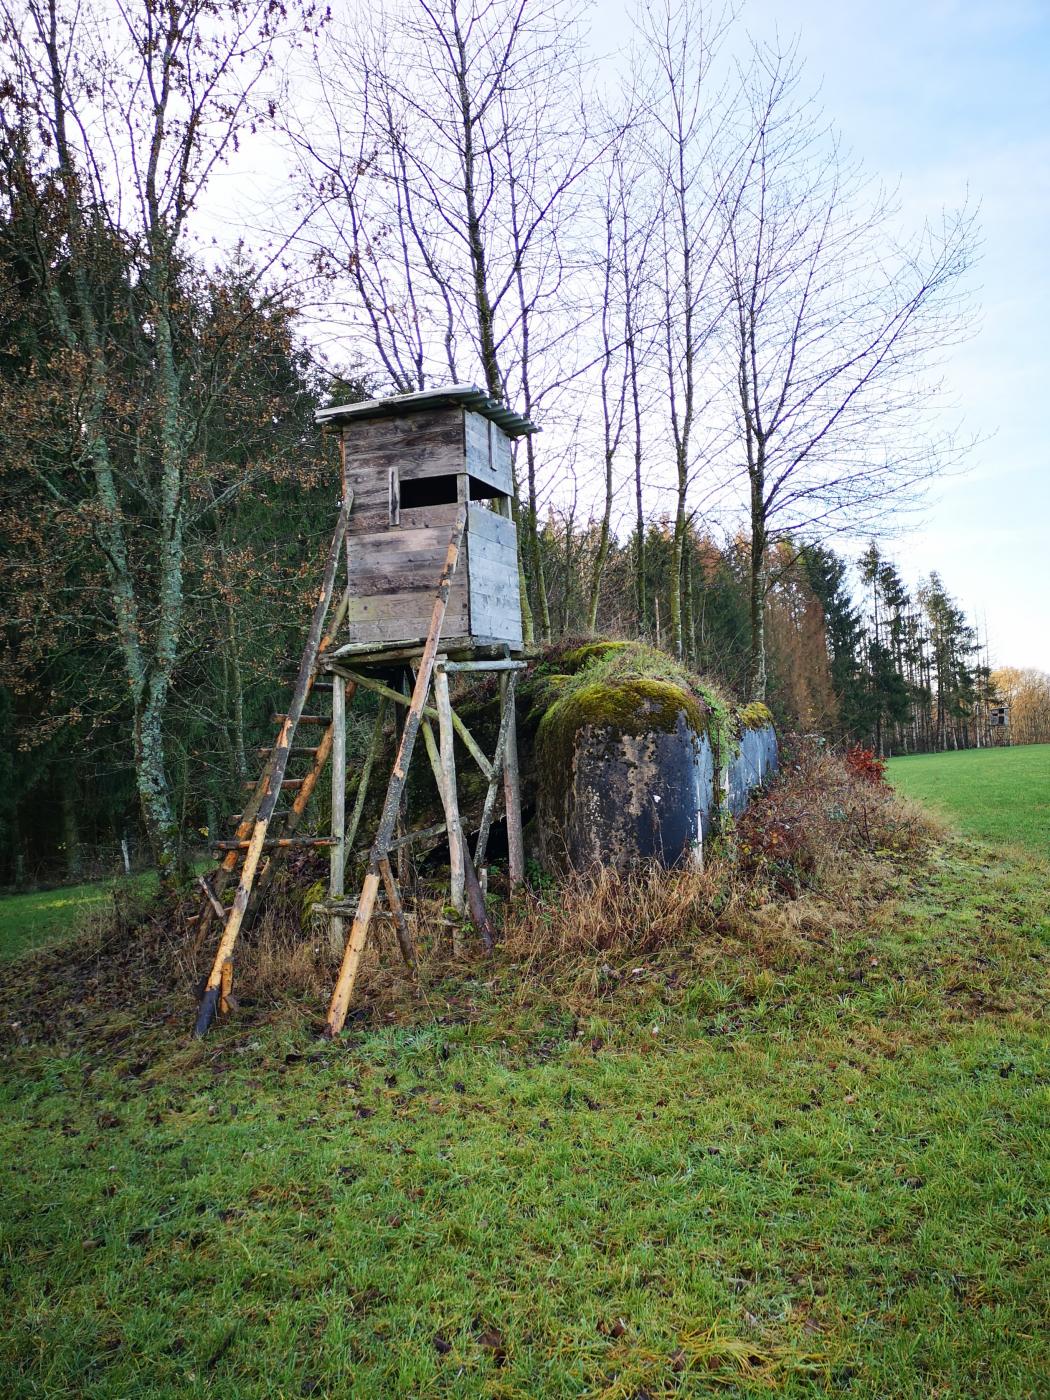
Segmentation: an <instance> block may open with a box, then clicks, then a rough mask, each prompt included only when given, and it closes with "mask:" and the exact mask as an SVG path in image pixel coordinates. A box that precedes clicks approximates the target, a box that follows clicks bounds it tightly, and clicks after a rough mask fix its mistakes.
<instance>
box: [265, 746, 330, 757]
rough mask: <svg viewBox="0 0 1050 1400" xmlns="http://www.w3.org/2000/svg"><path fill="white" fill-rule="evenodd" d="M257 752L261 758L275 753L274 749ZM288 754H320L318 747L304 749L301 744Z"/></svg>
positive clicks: (291, 749)
mask: <svg viewBox="0 0 1050 1400" xmlns="http://www.w3.org/2000/svg"><path fill="white" fill-rule="evenodd" d="M255 752H256V753H257V754H258V755H259V757H260V758H265V757H266V756H267V755H268V754H271V753H273V749H272V748H269V749H256V750H255ZM288 752H289V753H312V754H316V753H317V752H318V750H317V748H316V747H315V748H312V749H311V748H307V747H302V746H300V745H299V744H294V745H293V746H292V747H291V748H290V749H289V750H288Z"/></svg>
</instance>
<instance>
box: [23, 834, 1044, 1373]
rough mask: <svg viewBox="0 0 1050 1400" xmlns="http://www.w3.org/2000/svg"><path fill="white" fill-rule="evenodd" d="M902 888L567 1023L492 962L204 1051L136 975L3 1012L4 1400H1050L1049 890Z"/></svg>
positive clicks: (904, 879) (972, 854) (287, 1020)
mask: <svg viewBox="0 0 1050 1400" xmlns="http://www.w3.org/2000/svg"><path fill="white" fill-rule="evenodd" d="M887 878H889V879H890V880H891V881H893V882H894V883H895V886H896V889H895V899H894V900H893V901H892V902H887V903H885V904H884V905H883V912H882V913H881V914H880V915H879V916H878V917H877V918H876V919H875V920H874V922H873V923H872V925H871V927H870V928H869V929H866V930H864V931H863V933H860V934H858V933H856V932H852V933H844V932H842V931H840V930H838V929H837V928H836V925H835V919H834V915H833V913H831V914H829V915H828V919H827V922H826V924H823V925H822V924H821V922H820V920H816V921H815V923H814V924H813V926H812V927H806V928H803V929H801V930H800V931H799V933H798V936H797V938H796V939H795V940H794V941H793V942H791V943H790V944H789V945H785V946H784V947H783V948H782V950H781V952H780V954H779V955H776V956H773V957H772V959H771V958H770V955H769V952H768V948H766V951H764V952H763V951H762V948H763V947H764V946H765V945H763V944H762V943H761V940H756V943H755V945H754V946H753V947H752V946H749V945H748V944H747V943H746V942H745V943H740V942H737V943H733V944H727V945H726V946H722V947H715V948H710V947H709V948H704V949H697V950H695V952H694V954H693V958H692V961H691V962H687V963H685V964H683V963H682V962H681V961H678V962H661V961H659V960H657V961H650V962H648V963H647V964H646V965H644V966H638V964H634V965H633V966H632V965H631V964H627V965H625V966H623V967H622V968H619V969H617V970H616V975H614V976H612V977H611V978H610V980H609V990H608V991H607V993H605V994H603V995H601V996H597V997H595V998H592V999H591V1001H590V1003H589V1006H588V1009H587V1010H586V1012H585V1013H582V1014H581V1013H580V1012H578V1011H577V1012H574V1011H573V1010H572V1009H571V1008H570V1007H569V1006H568V1005H566V1001H565V998H564V997H562V996H559V995H557V994H556V992H555V990H553V989H552V990H551V991H544V990H543V988H542V986H540V985H537V984H529V986H528V987H527V989H526V991H525V993H524V994H523V990H522V982H521V977H520V973H519V972H518V971H517V970H516V969H513V968H508V967H500V966H499V965H497V966H496V967H494V968H490V969H486V970H485V972H486V975H485V976H484V977H483V978H477V979H476V980H475V979H472V978H470V977H469V976H468V977H467V978H466V979H465V980H464V978H463V977H462V976H460V977H459V978H454V979H450V980H449V982H448V983H447V984H443V985H438V986H434V987H432V988H431V989H430V991H429V1000H430V1005H431V1007H432V1009H433V1013H434V1019H424V1018H420V1017H417V1019H416V1021H415V1022H414V1023H413V1024H409V1025H400V1026H396V1025H383V1024H377V1023H376V1022H375V1021H374V1020H373V1021H372V1022H369V1021H367V1020H366V1021H364V1022H360V1023H358V1024H357V1025H356V1026H355V1028H354V1030H353V1031H352V1033H351V1034H350V1035H349V1036H347V1037H346V1038H344V1039H343V1040H342V1041H340V1042H339V1043H338V1044H336V1045H322V1044H320V1043H318V1042H317V1041H315V1040H314V1039H313V1037H312V1034H311V1032H310V1030H309V1028H308V1027H307V1026H305V1025H304V1023H303V1020H302V1018H301V1017H291V1016H289V1014H288V1012H287V1011H275V1012H274V1013H273V1015H272V1016H270V1017H267V1016H266V1015H265V1014H263V1013H262V1012H257V1013H255V1016H254V1019H251V1013H250V1012H249V1013H243V1012H242V1013H241V1016H240V1018H235V1019H233V1020H231V1022H230V1023H228V1024H227V1025H225V1026H223V1027H221V1028H220V1029H219V1030H218V1032H217V1033H216V1034H214V1035H213V1037H212V1038H210V1039H209V1040H207V1041H206V1042H204V1043H202V1044H190V1043H189V1042H188V1041H187V1039H186V1027H187V1024H188V1017H189V1011H190V1007H189V1003H188V1001H185V1000H184V1001H182V1002H180V1003H179V1004H178V1005H177V1006H175V1007H172V1006H170V1005H166V1004H165V1003H164V1002H156V1001H155V1002H152V1003H147V1004H144V1005H143V1006H142V1007H141V1008H139V1009H138V1010H136V1011H134V1012H132V1013H124V1014H121V1015H114V1014H113V1013H112V1012H109V1013H108V1015H107V1016H106V1017H105V1018H104V1019H101V1020H100V1019H98V1018H99V1017H100V1015H101V1012H100V1009H99V1008H100V1006H101V1005H102V1004H104V1002H105V999H106V982H105V975H106V972H107V971H108V968H109V966H111V965H112V966H113V967H114V969H115V970H118V971H119V969H120V966H121V962H120V958H119V957H118V958H117V959H116V960H115V962H113V963H112V964H109V963H107V964H104V965H103V970H102V973H101V975H100V977H99V978H98V979H97V980H96V981H94V982H92V981H90V980H88V981H87V982H86V983H85V985H84V986H83V988H82V991H81V993H80V994H79V995H78V997H77V998H76V999H75V1001H74V1002H73V1003H71V1005H70V1006H69V1008H68V1023H67V1024H66V1025H63V1026H60V1027H59V1028H58V1029H57V1032H56V1030H55V1029H54V1028H49V1029H48V1030H47V1031H45V1030H44V1028H43V1026H42V1025H40V1026H38V1025H36V1024H34V1023H32V1021H31V1017H30V1016H29V1015H27V1013H26V1011H25V1007H26V1005H27V1003H25V1002H23V1003H22V1004H21V1005H22V1009H21V1010H20V1011H17V1013H16V1015H12V1012H11V1010H10V1008H9V1007H6V1006H5V1008H4V1009H5V1015H4V1018H3V1019H4V1022H5V1024H6V1025H7V1028H8V1041H7V1043H6V1045H5V1047H4V1051H3V1062H2V1065H0V1104H2V1112H0V1162H2V1163H3V1164H4V1166H3V1175H4V1183H3V1196H2V1200H3V1205H2V1212H3V1219H2V1240H3V1245H2V1250H3V1252H2V1258H0V1263H2V1272H3V1284H2V1286H3V1295H4V1300H5V1303H4V1318H5V1320H4V1324H3V1335H2V1337H0V1371H2V1373H3V1375H4V1376H5V1378H6V1379H5V1387H4V1390H5V1394H7V1395H12V1396H49V1397H51V1396H67V1395H68V1396H83V1395H90V1396H112V1397H124V1396H130V1395H139V1394H149V1395H151V1396H169V1395H170V1396H193V1395H202V1396H203V1395H206V1394H211V1393H214V1391H215V1389H216V1387H219V1388H221V1389H222V1391H223V1392H224V1393H226V1394H229V1395H234V1396H246V1397H247V1396H260V1397H262V1396H298V1395H325V1396H345V1395H351V1396H362V1397H375V1396H387V1395H389V1396H428V1395H447V1396H501V1397H511V1396H552V1397H560V1396H603V1397H606V1400H609V1398H610V1397H624V1400H626V1398H627V1397H642V1396H646V1395H648V1396H658V1395H665V1394H667V1395H670V1394H675V1395H689V1396H692V1395H701V1394H709V1393H712V1392H715V1391H716V1392H717V1393H718V1394H722V1395H728V1396H744V1395H758V1394H765V1393H767V1392H768V1391H769V1390H770V1389H771V1388H773V1389H776V1390H777V1393H779V1394H781V1395H785V1396H813V1395H825V1394H830V1395H838V1394H848V1395H850V1396H853V1397H858V1396H865V1397H887V1396H893V1397H906V1396H915V1397H919V1396H922V1397H927V1396H934V1395H936V1396H959V1397H974V1396H989V1397H992V1396H994V1397H1014V1396H1016V1397H1020V1396H1037V1395H1045V1394H1046V1390H1045V1375H1046V1369H1045V1363H1046V1333H1045V1331H1044V1328H1045V1322H1046V1305H1047V1294H1048V1274H1047V1267H1046V1254H1045V1229H1046V1224H1047V1215H1046V1199H1047V1187H1048V1185H1050V1182H1048V1163H1050V1141H1048V1136H1047V1125H1048V1123H1050V1103H1048V1092H1047V1086H1048V1082H1050V1057H1048V1055H1047V1042H1046V1038H1045V1034H1044V1031H1043V1028H1042V1024H1041V1021H1040V1015H1041V1005H1042V1003H1041V998H1042V997H1043V996H1044V995H1045V991H1046V965H1047V964H1046V959H1047V950H1048V935H1050V918H1048V910H1047V900H1046V889H1047V869H1046V867H1045V865H1043V864H1041V863H1040V862H1038V861H1036V860H1028V859H1025V858H1024V857H1023V856H1021V855H1019V854H1010V855H1007V856H1005V857H999V856H995V857H992V856H990V855H989V854H988V853H986V852H984V851H982V849H981V848H978V847H974V846H961V845H955V846H952V847H949V848H946V849H944V850H941V851H940V852H938V853H935V854H934V855H933V856H932V857H931V858H930V860H929V861H928V862H927V863H926V864H925V865H924V867H923V869H922V870H921V871H917V872H911V871H909V870H907V869H906V868H904V867H903V866H902V867H900V868H899V869H896V870H894V869H892V868H891V870H890V872H889V875H888V877H887ZM48 966H49V964H48V962H47V955H46V954H45V955H38V957H35V958H30V959H29V960H26V961H23V962H22V963H20V964H19V968H20V970H21V971H22V972H26V971H28V973H29V976H30V977H32V976H34V975H35V973H36V972H38V971H42V974H43V975H45V976H46V975H47V968H48ZM24 980H25V979H24V978H22V979H21V981H22V982H24ZM7 991H8V994H9V995H11V996H14V994H15V993H14V990H13V989H12V987H9V988H8V989H7ZM19 1017H20V1018H21V1019H18V1018H19ZM12 1020H14V1021H16V1024H15V1025H13V1026H12V1024H11V1022H12Z"/></svg>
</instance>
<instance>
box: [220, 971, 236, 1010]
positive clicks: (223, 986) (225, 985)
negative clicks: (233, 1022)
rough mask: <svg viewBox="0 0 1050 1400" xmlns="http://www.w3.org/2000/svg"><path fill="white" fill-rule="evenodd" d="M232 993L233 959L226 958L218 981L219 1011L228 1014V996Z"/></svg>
mask: <svg viewBox="0 0 1050 1400" xmlns="http://www.w3.org/2000/svg"><path fill="white" fill-rule="evenodd" d="M232 993H233V960H232V959H231V958H227V959H226V961H225V962H224V963H223V965H222V979H221V981H220V983H219V1013H220V1015H222V1016H228V1015H229V1014H230V998H231V996H232Z"/></svg>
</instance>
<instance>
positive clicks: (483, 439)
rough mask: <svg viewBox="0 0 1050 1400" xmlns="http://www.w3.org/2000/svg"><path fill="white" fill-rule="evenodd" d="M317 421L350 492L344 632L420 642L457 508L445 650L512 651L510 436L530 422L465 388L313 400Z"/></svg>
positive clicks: (516, 598) (355, 638)
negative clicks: (333, 444) (318, 404)
mask: <svg viewBox="0 0 1050 1400" xmlns="http://www.w3.org/2000/svg"><path fill="white" fill-rule="evenodd" d="M317 418H318V421H319V422H321V423H324V424H327V425H331V426H332V427H334V428H336V429H337V430H338V432H339V435H340V446H341V452H342V458H343V465H344V472H345V477H346V485H347V487H348V488H349V489H350V490H351V491H352V492H353V504H352V507H351V511H350V519H349V525H348V546H349V548H348V551H347V555H348V582H349V603H348V608H347V617H346V624H345V630H344V632H343V636H344V637H345V639H346V641H347V642H348V643H350V644H352V645H355V646H358V647H361V648H364V647H365V646H374V647H375V648H376V650H380V649H381V648H383V647H387V646H397V645H404V646H411V645H414V644H416V643H420V642H422V641H423V639H424V638H425V637H426V635H427V629H428V627H429V625H430V616H431V610H432V607H433V601H434V589H435V587H436V584H437V579H438V576H439V575H440V573H441V567H442V564H443V562H444V558H445V551H446V549H447V546H448V540H449V531H450V529H452V527H453V525H454V524H455V521H456V518H457V515H458V513H459V511H460V509H461V508H463V507H466V514H467V520H466V531H465V535H464V542H463V554H462V557H461V559H460V562H459V566H458V568H457V570H456V573H455V576H454V578H453V580H452V587H451V590H450V593H449V599H448V607H447V610H446V614H445V623H444V627H443V629H442V638H441V642H442V649H443V650H445V651H446V652H454V651H457V650H460V651H462V650H473V649H474V648H477V647H509V648H510V650H511V651H518V650H520V648H521V644H522V631H521V602H520V595H519V591H518V546H517V531H516V529H515V526H514V521H513V519H512V517H511V498H512V496H513V492H514V478H513V470H512V465H511V442H512V439H513V438H516V437H521V436H524V435H526V434H528V433H532V432H535V431H536V429H535V427H534V426H533V424H532V423H530V422H529V421H528V419H526V418H522V417H520V416H519V415H518V414H516V413H513V412H511V411H510V410H509V409H506V408H504V407H503V406H502V404H499V403H497V402H496V401H495V400H494V399H491V398H489V397H488V396H487V395H485V394H483V393H481V392H480V391H479V390H478V389H476V388H474V387H473V386H462V385H457V386H454V387H452V388H446V389H439V390H428V391H425V392H422V393H417V394H401V395H398V396H396V397H394V398H389V399H373V400H370V401H368V402H366V403H355V404H344V405H341V406H339V407H335V408H328V409H322V410H321V411H320V412H319V413H318V415H317Z"/></svg>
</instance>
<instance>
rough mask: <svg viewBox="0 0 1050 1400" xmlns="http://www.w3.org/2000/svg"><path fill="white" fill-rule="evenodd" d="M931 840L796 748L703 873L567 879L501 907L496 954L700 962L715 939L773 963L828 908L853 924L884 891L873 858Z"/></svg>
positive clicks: (822, 922)
mask: <svg viewBox="0 0 1050 1400" xmlns="http://www.w3.org/2000/svg"><path fill="white" fill-rule="evenodd" d="M936 834H937V833H936V828H935V826H934V824H933V823H931V821H930V819H929V818H928V817H927V816H926V814H925V813H923V812H921V811H920V810H919V809H917V808H916V807H914V806H913V805H912V804H910V803H906V802H904V801H902V800H901V799H900V798H898V797H897V796H896V795H895V794H894V793H893V791H892V789H890V788H888V787H886V786H873V785H871V784H868V783H865V782H863V781H862V780H859V779H858V778H857V777H855V776H854V775H853V774H851V773H850V771H849V769H848V768H847V767H846V765H845V763H843V761H842V759H841V758H839V757H838V756H836V755H834V754H829V753H822V752H820V751H819V750H817V749H816V748H814V747H812V746H799V747H798V749H797V750H796V752H795V753H794V754H793V755H792V756H791V758H790V760H789V761H788V762H787V763H785V766H784V769H783V771H782V772H781V774H780V776H779V777H778V778H777V779H776V781H775V782H774V783H773V784H772V786H771V788H770V791H769V792H768V793H766V794H765V795H763V796H761V797H759V798H758V799H757V800H756V801H755V802H754V803H752V805H751V807H750V808H749V809H748V811H747V812H746V813H745V814H744V816H743V817H742V818H741V820H740V821H739V822H738V823H737V826H736V828H735V830H734V831H733V832H732V833H730V834H729V835H728V836H727V837H726V839H724V840H723V841H721V842H718V843H715V844H714V846H713V848H712V851H711V854H710V855H709V857H708V859H707V861H706V864H705V866H704V869H702V870H695V869H694V870H673V871H667V870H664V869H662V868H660V867H658V866H655V865H654V866H651V867H648V868H643V869H641V870H639V871H636V872H634V873H632V874H629V875H619V874H617V873H616V872H615V871H613V870H610V869H607V868H596V869H594V870H593V871H588V872H585V873H582V874H577V875H575V876H573V877H572V878H570V879H569V880H567V881H564V882H562V883H561V884H559V885H558V886H557V887H556V888H552V889H550V890H548V891H538V892H532V893H529V894H527V895H525V896H523V897H522V898H521V899H520V900H519V901H518V902H517V903H515V904H513V905H511V906H510V908H509V909H508V910H507V913H506V915H505V919H504V924H503V947H504V950H505V951H506V953H507V955H508V956H509V957H510V958H512V959H515V960H518V961H520V962H521V963H522V965H523V966H524V968H525V970H526V972H527V973H528V974H532V975H535V974H537V973H541V974H543V975H551V974H553V975H558V974H559V972H560V971H562V970H565V969H566V968H567V966H568V965H569V964H577V965H580V964H585V963H588V962H591V963H593V962H594V960H595V959H597V958H600V957H605V958H610V959H612V960H615V959H617V958H620V957H641V956H643V955H651V954H655V953H660V952H662V951H665V950H668V949H675V950H677V951H679V952H682V953H685V954H687V955H689V956H693V957H699V958H700V959H701V960H702V956H703V950H704V947H705V946H710V945H711V944H712V943H714V942H720V941H722V940H725V939H730V940H736V941H740V942H743V943H746V944H747V946H748V949H749V951H751V952H752V953H754V954H755V955H757V956H758V957H759V959H760V960H761V961H775V960H776V959H777V958H778V957H780V956H783V954H784V952H785V950H786V949H788V948H791V947H792V946H800V945H801V944H803V943H805V941H806V940H807V939H808V938H809V937H810V936H811V935H813V934H819V932H820V931H821V930H822V929H824V928H826V926H827V923H828V912H829V908H831V907H833V908H834V910H835V913H836V916H837V921H838V922H839V923H840V924H841V923H843V922H847V921H852V920H858V921H859V920H861V919H862V918H863V917H864V916H865V915H866V913H867V912H868V911H869V910H870V908H871V906H872V904H873V903H875V902H878V901H879V900H880V899H882V898H884V897H885V894H886V888H887V872H886V869H885V868H884V865H883V864H880V861H879V859H878V858H879V857H885V856H887V855H894V856H903V855H907V854H909V853H913V852H917V851H919V850H921V849H923V848H925V847H926V845H927V844H928V843H929V841H930V840H931V839H932V838H933V837H934V836H935V835H936Z"/></svg>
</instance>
